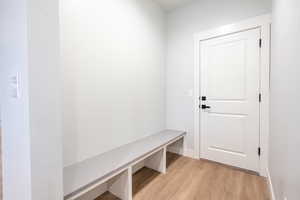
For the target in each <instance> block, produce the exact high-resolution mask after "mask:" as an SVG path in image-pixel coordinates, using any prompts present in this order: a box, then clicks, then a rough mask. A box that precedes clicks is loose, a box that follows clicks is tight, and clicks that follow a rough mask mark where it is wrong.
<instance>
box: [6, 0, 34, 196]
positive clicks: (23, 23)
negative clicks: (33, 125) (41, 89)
mask: <svg viewBox="0 0 300 200" xmlns="http://www.w3.org/2000/svg"><path fill="white" fill-rule="evenodd" d="M26 2H27V1H25V0H2V1H0V60H1V64H0V92H1V95H0V96H1V99H0V100H1V115H2V116H1V119H2V134H3V135H2V145H3V146H2V150H3V151H2V152H3V193H4V196H3V199H4V200H18V199H24V200H31V162H30V159H31V155H30V154H31V153H30V131H29V107H28V104H29V103H28V77H27V68H28V65H27V62H28V57H27V54H28V48H27V42H28V41H27V36H28V35H27V9H26V7H27V3H26ZM16 74H18V75H19V82H20V87H19V91H20V96H19V98H13V97H12V90H11V89H12V88H11V87H12V82H11V81H12V80H11V78H12V76H15V75H16Z"/></svg>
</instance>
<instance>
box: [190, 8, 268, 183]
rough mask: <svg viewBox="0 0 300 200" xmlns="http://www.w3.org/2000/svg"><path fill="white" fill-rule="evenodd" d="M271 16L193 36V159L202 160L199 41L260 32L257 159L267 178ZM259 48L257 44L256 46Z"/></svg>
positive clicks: (261, 173)
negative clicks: (250, 31) (259, 100)
mask: <svg viewBox="0 0 300 200" xmlns="http://www.w3.org/2000/svg"><path fill="white" fill-rule="evenodd" d="M271 22H272V20H271V15H270V14H266V15H261V16H258V17H255V18H251V19H248V20H245V21H242V22H239V23H235V24H229V25H225V26H221V27H219V28H216V29H212V30H207V31H204V32H200V33H197V34H195V35H194V48H195V50H194V52H195V55H194V58H195V61H194V63H195V66H194V158H195V159H200V158H201V151H200V144H201V142H200V140H201V133H200V130H201V129H200V126H201V124H200V123H201V122H200V110H199V105H200V101H199V97H200V95H201V94H200V91H201V87H200V83H201V81H200V77H201V76H200V72H201V67H202V66H201V62H200V50H201V41H204V40H208V39H212V38H215V37H220V36H225V35H229V34H233V33H238V32H242V31H247V30H250V29H255V28H260V29H261V39H262V46H261V59H260V93H261V100H262V101H261V103H260V111H259V112H260V127H259V134H260V136H259V138H260V148H261V155H260V159H259V162H260V163H259V174H260V175H261V176H265V177H267V168H268V153H269V152H268V149H269V117H270V116H269V104H270V100H269V98H270V42H271V41H270V39H271ZM258 45H259V44H258Z"/></svg>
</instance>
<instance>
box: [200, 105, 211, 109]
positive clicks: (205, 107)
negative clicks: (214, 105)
mask: <svg viewBox="0 0 300 200" xmlns="http://www.w3.org/2000/svg"><path fill="white" fill-rule="evenodd" d="M201 108H202V109H204V110H205V109H209V108H210V106H207V105H202V106H201Z"/></svg>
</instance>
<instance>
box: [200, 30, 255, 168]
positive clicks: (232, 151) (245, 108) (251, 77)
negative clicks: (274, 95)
mask: <svg viewBox="0 0 300 200" xmlns="http://www.w3.org/2000/svg"><path fill="white" fill-rule="evenodd" d="M260 37H261V35H260V28H256V29H252V30H247V31H242V32H238V33H233V34H229V35H226V36H222V37H217V38H213V39H209V40H205V41H201V44H200V48H201V49H200V58H201V60H200V62H201V95H202V96H206V97H207V100H206V101H201V104H202V105H204V104H205V105H207V106H210V107H211V108H210V109H201V111H200V113H201V117H200V119H201V127H200V128H201V157H202V158H205V159H208V160H213V161H217V162H220V163H224V164H228V165H232V166H236V167H240V168H244V169H248V170H253V171H259V155H258V147H259V129H260V128H259V99H258V97H259V92H260V47H259V39H260Z"/></svg>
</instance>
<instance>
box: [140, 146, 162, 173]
mask: <svg viewBox="0 0 300 200" xmlns="http://www.w3.org/2000/svg"><path fill="white" fill-rule="evenodd" d="M166 165H167V149H166V147H164V148H162V149H161V150H160V151H158V152H156V153H154V154H153V155H151V156H150V157H148V158H147V159H146V160H145V166H146V167H148V168H150V169H153V170H155V171H158V172H160V173H163V174H165V173H166V171H167V167H166Z"/></svg>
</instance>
